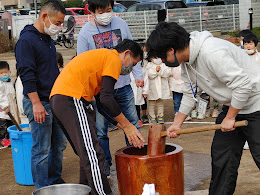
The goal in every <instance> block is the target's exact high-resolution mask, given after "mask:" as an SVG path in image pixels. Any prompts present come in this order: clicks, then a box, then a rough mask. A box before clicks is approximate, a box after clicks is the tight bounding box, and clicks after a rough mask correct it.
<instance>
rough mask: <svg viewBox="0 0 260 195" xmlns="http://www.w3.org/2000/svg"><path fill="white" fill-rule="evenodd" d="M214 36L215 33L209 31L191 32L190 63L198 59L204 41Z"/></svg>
mask: <svg viewBox="0 0 260 195" xmlns="http://www.w3.org/2000/svg"><path fill="white" fill-rule="evenodd" d="M209 37H213V35H212V34H211V33H210V32H208V31H203V32H198V31H194V32H191V33H190V44H189V47H190V56H189V64H193V63H194V62H195V60H196V59H197V57H198V55H199V52H200V49H201V47H202V45H203V43H204V41H205V40H206V39H207V38H209Z"/></svg>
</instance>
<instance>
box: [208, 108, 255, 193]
mask: <svg viewBox="0 0 260 195" xmlns="http://www.w3.org/2000/svg"><path fill="white" fill-rule="evenodd" d="M227 111H228V107H226V106H223V109H222V111H221V113H220V114H219V116H218V118H217V120H216V123H217V124H220V123H221V122H222V120H223V119H224V118H225V116H226V114H227ZM240 120H247V121H248V126H247V127H239V128H236V129H235V130H234V131H230V132H222V131H221V130H217V131H216V132H215V136H214V139H213V142H212V147H211V158H212V178H211V182H210V189H209V194H210V195H232V194H233V193H234V191H235V188H236V181H237V175H238V167H239V164H240V160H241V156H242V153H243V146H244V144H245V141H246V140H247V141H248V144H249V148H250V152H251V154H252V156H253V159H254V161H255V163H256V165H257V166H258V168H259V169H260V111H258V112H254V113H251V114H239V115H237V117H236V121H240ZM248 177H250V176H248Z"/></svg>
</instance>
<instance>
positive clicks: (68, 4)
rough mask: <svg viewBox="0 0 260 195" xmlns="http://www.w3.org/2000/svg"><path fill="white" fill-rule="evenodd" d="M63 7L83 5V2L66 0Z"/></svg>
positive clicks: (80, 0)
mask: <svg viewBox="0 0 260 195" xmlns="http://www.w3.org/2000/svg"><path fill="white" fill-rule="evenodd" d="M65 7H84V3H83V1H82V0H67V1H66V2H65Z"/></svg>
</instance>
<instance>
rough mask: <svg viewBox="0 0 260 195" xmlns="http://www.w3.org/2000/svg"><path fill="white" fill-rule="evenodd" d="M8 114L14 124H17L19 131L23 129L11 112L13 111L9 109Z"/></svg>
mask: <svg viewBox="0 0 260 195" xmlns="http://www.w3.org/2000/svg"><path fill="white" fill-rule="evenodd" d="M7 114H8V116H9V117H10V119H11V121H12V122H13V124H14V125H15V126H16V128H17V129H18V130H19V131H23V130H22V128H21V127H20V125H19V124H18V123H17V121H16V120H15V119H14V117H13V115H12V114H11V112H10V111H9V112H8V113H7Z"/></svg>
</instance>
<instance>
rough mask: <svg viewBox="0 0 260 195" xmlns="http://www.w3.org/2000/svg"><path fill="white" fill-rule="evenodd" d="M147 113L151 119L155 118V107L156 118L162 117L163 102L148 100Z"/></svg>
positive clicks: (160, 100)
mask: <svg viewBox="0 0 260 195" xmlns="http://www.w3.org/2000/svg"><path fill="white" fill-rule="evenodd" d="M147 106H148V109H147V110H148V113H149V115H150V116H151V117H152V118H156V115H155V107H157V116H163V112H164V106H163V100H162V99H158V100H148V105H147Z"/></svg>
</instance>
